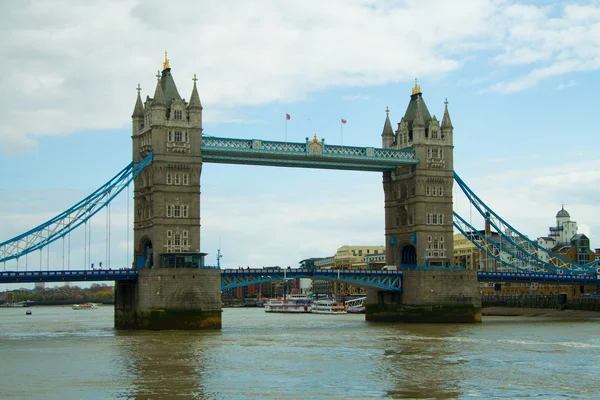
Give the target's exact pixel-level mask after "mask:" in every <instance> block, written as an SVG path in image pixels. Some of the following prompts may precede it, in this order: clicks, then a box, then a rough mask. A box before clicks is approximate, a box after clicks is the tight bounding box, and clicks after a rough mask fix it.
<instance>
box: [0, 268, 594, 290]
mask: <svg viewBox="0 0 600 400" xmlns="http://www.w3.org/2000/svg"><path fill="white" fill-rule="evenodd" d="M221 277H222V288H224V289H229V288H232V287H237V286H245V285H250V284H254V283H261V282H270V281H274V280H285V279H294V278H311V279H321V280H340V281H346V282H351V283H354V284H356V285H358V286H361V285H362V286H372V287H377V288H380V289H384V290H401V287H402V286H401V279H402V271H379V270H334V269H302V268H296V269H274V268H264V269H263V268H255V269H224V270H221ZM477 278H478V280H479V281H483V282H508V281H513V282H538V283H563V284H600V277H599V275H596V274H565V275H559V274H544V273H511V272H484V271H479V272H478V273H477ZM137 279H138V270H136V269H125V270H72V271H3V272H0V283H34V282H85V281H92V282H93V281H127V280H137Z"/></svg>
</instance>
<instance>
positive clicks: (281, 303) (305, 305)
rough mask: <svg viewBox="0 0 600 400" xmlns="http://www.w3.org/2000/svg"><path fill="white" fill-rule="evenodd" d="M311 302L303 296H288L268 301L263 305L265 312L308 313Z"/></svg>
mask: <svg viewBox="0 0 600 400" xmlns="http://www.w3.org/2000/svg"><path fill="white" fill-rule="evenodd" d="M311 308H312V300H311V299H310V298H308V297H306V295H303V294H289V295H286V296H285V297H284V298H282V299H281V298H280V299H269V300H267V302H266V303H265V312H273V313H275V312H278V313H309V312H311Z"/></svg>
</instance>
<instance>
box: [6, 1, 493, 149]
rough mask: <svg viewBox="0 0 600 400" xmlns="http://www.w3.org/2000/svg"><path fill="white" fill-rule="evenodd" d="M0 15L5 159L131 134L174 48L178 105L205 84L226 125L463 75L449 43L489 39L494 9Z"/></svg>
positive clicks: (83, 6) (16, 11)
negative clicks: (365, 89)
mask: <svg viewBox="0 0 600 400" xmlns="http://www.w3.org/2000/svg"><path fill="white" fill-rule="evenodd" d="M0 7H1V10H0V11H1V12H0V27H1V28H0V30H1V32H2V34H3V37H4V38H5V39H6V40H4V41H2V43H1V44H0V51H1V52H2V53H3V54H4V56H5V57H4V61H3V74H2V77H0V90H1V91H2V93H4V95H3V96H2V97H1V98H0V119H1V120H2V121H3V124H2V127H1V128H0V151H2V152H4V153H18V152H19V151H24V150H26V149H29V148H31V147H32V146H35V143H36V139H37V138H38V137H40V136H45V135H66V134H70V133H72V132H76V131H80V130H83V129H105V128H118V127H125V126H127V125H128V124H129V123H130V122H129V117H130V113H131V111H132V108H133V104H134V99H135V90H134V89H135V86H136V84H137V83H138V82H140V83H141V85H142V88H143V93H147V94H150V95H152V94H153V92H154V86H155V79H154V77H153V76H154V71H155V70H157V69H158V68H159V67H160V65H161V61H162V60H161V55H162V53H163V50H164V49H168V50H169V54H170V58H171V61H172V62H171V66H172V67H173V68H174V70H173V71H174V74H175V75H176V77H177V80H178V84H179V89H180V91H181V94H182V96H184V97H186V98H189V93H190V92H191V82H190V81H188V80H187V79H190V80H191V77H192V75H193V73H198V76H199V87H200V94H201V99H202V101H203V103H204V105H205V107H206V106H207V105H208V107H206V108H208V109H210V110H211V113H215V114H214V115H213V116H212V117H213V118H219V117H218V115H217V113H220V111H219V110H221V109H230V108H231V107H236V106H239V105H252V104H265V103H271V102H293V101H296V100H298V99H303V98H304V97H305V96H306V95H307V94H308V93H311V92H314V91H318V90H321V89H324V88H327V87H332V86H341V85H346V86H357V87H360V86H365V85H375V84H383V83H386V82H390V81H399V80H405V79H410V78H412V77H413V76H415V75H417V73H418V75H419V76H433V75H439V74H444V73H446V72H448V71H452V70H455V69H457V68H459V66H460V61H459V60H457V59H455V58H452V57H450V56H449V55H448V54H451V53H452V51H453V50H454V48H453V46H454V45H458V44H459V43H462V42H465V41H467V42H468V41H471V40H475V38H476V37H478V36H479V35H481V34H482V33H484V32H485V30H486V25H485V20H486V18H487V17H488V15H489V14H490V13H491V12H492V11H493V8H492V6H491V5H490V3H489V2H488V1H477V2H472V4H471V5H470V6H469V8H468V12H465V11H464V10H461V9H458V8H457V7H454V6H453V5H452V4H450V3H449V2H445V1H441V2H440V1H431V0H430V1H424V2H423V1H419V2H417V1H407V2H403V3H389V2H384V1H370V2H368V3H365V2H364V1H359V0H352V1H346V0H332V1H329V2H326V3H323V2H320V1H318V2H317V1H316V0H315V1H286V2H280V3H277V4H275V5H274V3H272V2H270V1H267V0H258V1H255V2H252V3H244V2H239V1H221V2H210V1H206V2H201V1H191V0H190V1H179V2H177V3H176V5H175V3H173V4H169V6H166V5H165V3H164V2H163V1H158V0H149V1H143V2H142V1H134V0H129V1H104V2H77V3H73V2H71V1H60V0H57V1H54V2H52V3H49V2H16V3H11V4H10V5H8V4H3V5H2V6H0ZM182 10H185V11H183V12H182ZM425 21H426V22H425ZM424 24H425V26H427V29H424ZM186 77H187V78H186ZM210 119H211V115H210V113H207V120H210Z"/></svg>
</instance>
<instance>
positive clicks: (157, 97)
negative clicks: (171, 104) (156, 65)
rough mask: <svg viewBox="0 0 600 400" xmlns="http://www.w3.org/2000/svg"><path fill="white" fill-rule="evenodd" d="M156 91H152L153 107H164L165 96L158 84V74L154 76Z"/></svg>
mask: <svg viewBox="0 0 600 400" xmlns="http://www.w3.org/2000/svg"><path fill="white" fill-rule="evenodd" d="M156 78H157V82H156V90H155V91H154V98H153V99H152V105H153V106H163V107H166V104H165V94H164V93H163V89H162V86H161V84H160V72H158V74H157V75H156Z"/></svg>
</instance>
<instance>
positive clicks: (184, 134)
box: [183, 132, 190, 143]
mask: <svg viewBox="0 0 600 400" xmlns="http://www.w3.org/2000/svg"><path fill="white" fill-rule="evenodd" d="M183 141H184V142H186V143H188V142H189V141H190V139H189V137H188V133H187V132H183Z"/></svg>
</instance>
